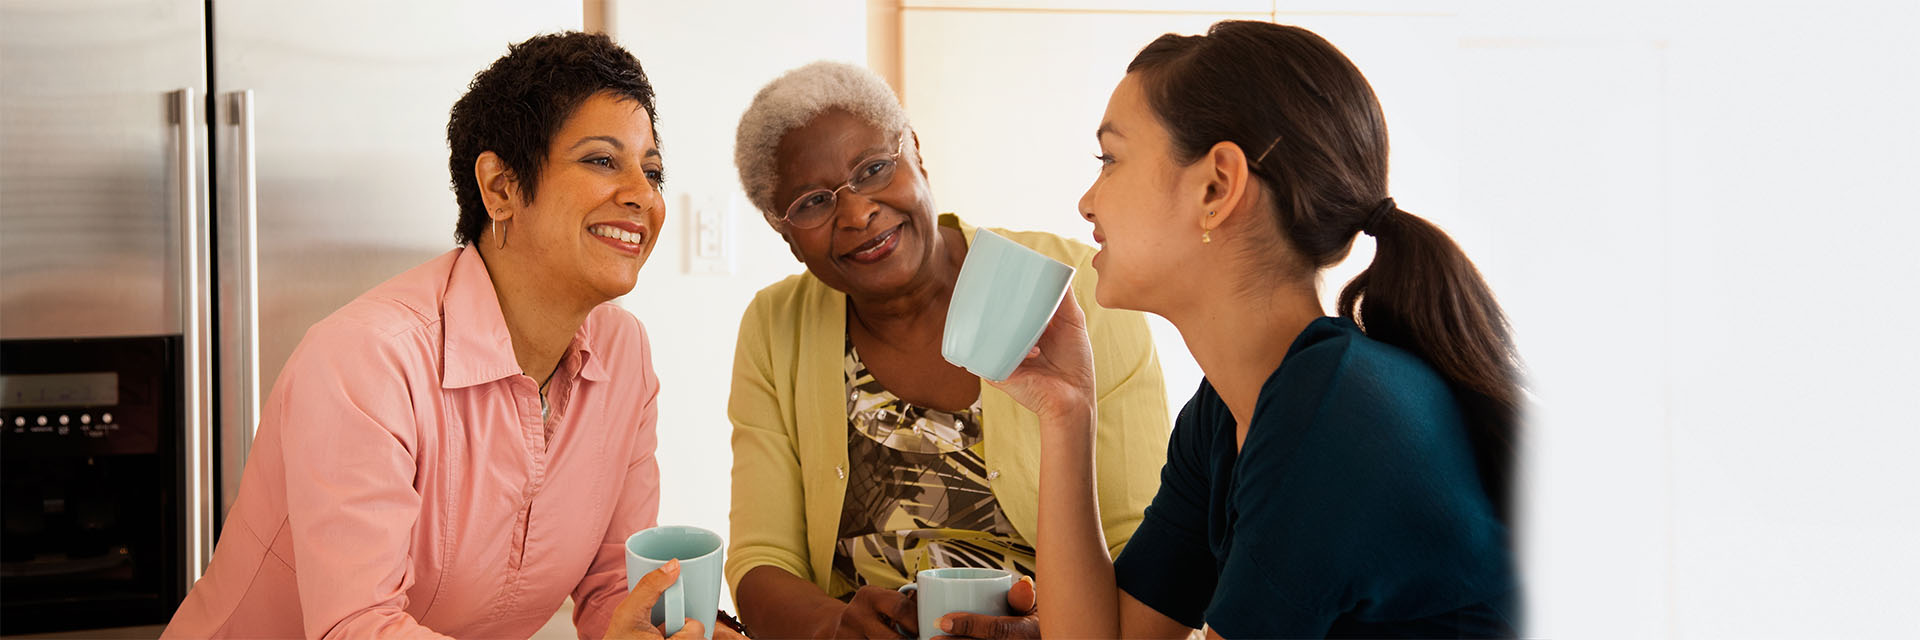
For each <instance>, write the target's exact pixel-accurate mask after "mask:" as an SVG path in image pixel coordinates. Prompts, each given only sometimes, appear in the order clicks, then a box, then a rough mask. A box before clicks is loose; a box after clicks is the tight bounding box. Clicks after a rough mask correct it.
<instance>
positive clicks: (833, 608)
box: [811, 598, 847, 640]
mask: <svg viewBox="0 0 1920 640" xmlns="http://www.w3.org/2000/svg"><path fill="white" fill-rule="evenodd" d="M813 610H814V611H815V612H817V613H816V614H815V615H816V616H817V617H815V618H814V619H813V624H812V625H811V626H812V628H813V633H812V634H811V637H813V638H817V639H818V640H833V639H834V638H838V637H840V618H841V616H843V615H845V614H846V612H847V603H845V602H841V601H840V600H839V599H837V598H827V599H826V601H825V602H822V603H821V604H820V605H818V606H815V607H813Z"/></svg>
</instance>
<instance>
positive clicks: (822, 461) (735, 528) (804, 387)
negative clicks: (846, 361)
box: [726, 214, 1168, 597]
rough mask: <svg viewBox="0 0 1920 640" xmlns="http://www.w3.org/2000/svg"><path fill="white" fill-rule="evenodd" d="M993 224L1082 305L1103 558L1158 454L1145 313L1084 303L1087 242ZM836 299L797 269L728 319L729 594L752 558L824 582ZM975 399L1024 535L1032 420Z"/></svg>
mask: <svg viewBox="0 0 1920 640" xmlns="http://www.w3.org/2000/svg"><path fill="white" fill-rule="evenodd" d="M939 224H940V225H941V226H944V227H954V228H958V229H959V230H960V231H961V233H962V234H963V235H964V236H965V237H966V240H967V243H968V244H969V245H971V244H972V243H973V235H974V227H973V226H972V225H969V224H966V223H965V222H962V221H960V219H959V218H958V217H956V216H954V215H952V214H942V215H941V216H940V223H939ZM993 231H994V232H995V233H998V234H1000V235H1003V236H1006V237H1007V238H1009V239H1012V240H1013V241H1014V242H1018V243H1020V244H1023V245H1026V246H1028V247H1031V248H1033V249H1034V250H1036V251H1039V252H1040V253H1043V254H1046V255H1048V256H1051V257H1053V258H1054V259H1056V260H1060V261H1061V262H1065V263H1067V264H1070V265H1073V266H1074V268H1075V269H1076V271H1075V273H1074V276H1073V290H1074V294H1075V295H1076V296H1078V297H1079V300H1080V304H1081V306H1082V307H1083V308H1085V310H1086V314H1087V330H1088V332H1089V333H1090V335H1091V338H1092V341H1093V358H1094V375H1095V384H1096V385H1097V386H1098V387H1099V389H1098V392H1099V421H1100V422H1099V425H1098V428H1099V436H1098V440H1099V442H1098V449H1097V450H1096V452H1095V455H1096V456H1098V457H1097V460H1098V464H1099V468H1098V474H1099V475H1098V479H1097V480H1098V483H1099V497H1100V517H1101V520H1102V525H1103V528H1104V529H1105V531H1106V535H1107V543H1108V544H1109V545H1111V546H1112V551H1113V552H1114V553H1115V554H1116V555H1117V554H1118V553H1119V550H1120V547H1121V545H1123V544H1125V543H1126V541H1127V539H1128V538H1130V537H1132V536H1133V530H1134V528H1135V527H1136V526H1138V525H1139V524H1140V514H1141V512H1142V511H1143V510H1145V509H1146V506H1147V503H1148V502H1149V501H1151V500H1152V499H1153V494H1154V492H1155V491H1157V490H1158V489H1159V487H1160V467H1161V465H1162V464H1164V463H1165V462H1166V451H1167V431H1168V420H1167V399H1166V397H1167V396H1166V391H1165V383H1164V382H1163V381H1162V380H1161V378H1160V361H1159V358H1158V357H1157V356H1156V355H1155V354H1154V349H1153V341H1152V340H1151V339H1150V338H1149V336H1148V333H1147V322H1146V318H1145V317H1143V316H1141V315H1140V313H1139V312H1135V311H1118V310H1109V309H1103V308H1101V307H1100V306H1099V305H1097V304H1095V303H1094V302H1093V299H1094V298H1093V286H1094V281H1095V278H1096V277H1097V274H1095V273H1094V270H1093V266H1092V265H1091V264H1089V261H1090V260H1092V259H1093V253H1094V252H1093V249H1092V248H1090V247H1088V246H1086V245H1084V244H1080V243H1078V242H1073V241H1070V240H1067V239H1065V238H1061V237H1059V236H1055V235H1053V234H1049V233H1042V232H1021V231H1006V230H1002V229H994V230H993ZM846 300H847V298H846V295H845V294H843V293H841V292H839V291H837V290H835V289H833V288H832V287H828V286H827V285H826V284H824V283H822V282H820V280H819V279H818V278H815V277H814V276H813V275H812V274H809V273H802V274H799V275H795V276H792V277H789V278H787V279H785V280H782V281H780V282H778V283H776V284H774V285H772V286H769V287H767V288H765V289H762V290H760V293H759V294H758V295H756V296H754V299H753V303H752V304H750V305H748V306H747V311H746V314H745V315H744V316H743V317H742V318H741V319H740V342H739V344H738V345H737V346H736V347H735V348H734V359H733V390H732V397H731V398H730V399H729V400H728V403H727V416H728V417H729V418H730V419H731V420H732V421H733V511H732V514H731V516H730V519H731V521H732V522H731V525H732V535H731V536H729V538H730V540H731V542H730V546H729V547H728V549H727V563H726V569H727V583H728V584H729V585H732V588H733V589H735V590H736V591H737V590H738V589H739V587H740V578H741V577H742V576H745V575H746V574H747V571H748V570H751V569H753V568H754V567H758V566H761V565H772V566H775V567H779V568H781V569H785V570H786V571H788V572H789V573H792V574H793V575H795V576H799V577H800V578H802V579H805V580H811V581H813V583H814V584H817V585H820V588H821V589H822V590H828V589H829V586H828V585H829V584H830V582H831V579H832V573H833V572H832V566H833V545H834V543H835V542H836V541H837V540H838V538H839V527H840V510H841V506H842V503H843V502H844V501H845V499H846V489H847V479H846V469H847V401H846V380H845V372H844V371H843V369H842V364H843V361H842V357H843V355H844V349H845V346H846V343H845V338H846V308H847V302H846ZM980 398H981V404H982V414H983V415H982V418H981V428H982V429H983V431H984V433H983V436H984V437H983V439H982V440H983V444H984V445H985V447H986V452H985V453H986V465H987V471H988V476H987V477H988V478H989V483H990V484H991V485H992V486H993V495H994V497H995V498H996V499H998V500H999V502H1000V508H1001V510H1002V511H1003V512H1004V513H1005V514H1006V516H1007V520H1008V521H1009V522H1011V523H1012V524H1013V527H1014V529H1016V530H1018V531H1019V532H1020V535H1021V536H1022V537H1024V538H1025V539H1027V540H1029V541H1032V540H1038V539H1039V538H1038V537H1037V536H1036V535H1035V526H1034V522H1035V518H1036V516H1037V515H1038V511H1039V504H1038V502H1039V479H1040V478H1039V470H1040V467H1039V463H1040V436H1039V431H1038V429H1039V426H1040V424H1039V418H1038V417H1037V416H1035V415H1034V414H1033V412H1030V411H1028V410H1026V409H1025V408H1023V407H1021V406H1020V405H1018V404H1015V403H1014V401H1013V399H1012V398H1010V397H1008V396H1007V395H1006V394H1005V393H1002V392H1000V391H999V390H997V389H994V388H993V387H991V386H988V385H987V384H985V383H984V382H983V383H981V385H980ZM877 586H881V587H887V588H894V587H898V586H899V585H890V584H888V585H877ZM828 595H832V596H836V597H837V596H839V595H841V594H838V593H831V592H829V593H828Z"/></svg>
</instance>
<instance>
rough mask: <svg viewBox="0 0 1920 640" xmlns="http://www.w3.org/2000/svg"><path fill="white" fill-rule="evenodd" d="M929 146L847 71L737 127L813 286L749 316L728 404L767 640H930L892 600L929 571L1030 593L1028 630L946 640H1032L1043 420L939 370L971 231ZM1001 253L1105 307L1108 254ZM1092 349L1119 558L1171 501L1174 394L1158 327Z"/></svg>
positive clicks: (1006, 623)
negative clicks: (939, 186) (991, 578)
mask: <svg viewBox="0 0 1920 640" xmlns="http://www.w3.org/2000/svg"><path fill="white" fill-rule="evenodd" d="M918 142H919V141H918V138H917V137H916V136H915V134H914V131H913V128H912V126H911V125H910V124H909V123H908V122H907V116H906V112H905V110H904V109H902V108H901V106H900V103H899V101H898V100H897V99H895V97H894V94H893V92H892V90H891V89H890V88H889V87H888V86H887V84H886V82H885V81H884V80H881V79H880V77H879V76H877V75H875V74H874V73H873V72H871V71H868V70H866V69H863V68H860V67H856V66H852V65H847V64H840V63H831V62H816V63H813V64H809V65H806V66H803V67H800V68H798V69H794V70H792V71H789V72H787V73H786V74H785V75H783V76H781V77H779V78H778V79H776V80H774V81H773V82H772V83H770V84H768V85H767V86H766V87H765V88H763V89H761V90H760V93H759V94H758V95H757V96H755V97H754V100H753V103H752V105H751V106H749V107H748V108H747V111H746V113H745V114H744V115H742V116H741V118H740V127H739V132H738V139H737V143H736V146H735V149H734V159H735V163H736V165H737V166H738V168H739V170H740V181H741V183H742V185H743V186H744V187H745V189H746V192H747V195H748V197H749V198H751V199H752V201H753V203H754V204H755V205H756V206H757V207H759V209H760V210H761V211H762V212H763V213H764V214H765V215H766V219H767V223H768V225H769V226H771V227H772V229H773V231H774V232H775V233H778V234H780V237H781V238H782V239H784V240H786V243H787V246H788V248H789V249H791V250H792V252H793V256H794V258H796V259H798V260H799V261H800V262H801V263H802V264H804V265H806V271H805V272H804V273H801V274H798V275H795V276H792V277H789V278H787V279H785V280H782V281H780V282H778V283H775V284H773V285H772V286H769V287H767V288H766V289H763V290H761V291H760V293H759V294H758V295H757V296H756V297H755V298H754V300H753V302H752V304H751V305H749V306H748V308H747V311H746V314H745V316H744V317H743V318H742V319H741V322H740V338H739V344H738V347H737V348H736V350H735V352H734V366H733V389H732V397H731V399H730V401H729V403H728V416H729V418H730V419H731V420H732V421H733V454H734V461H733V513H732V528H733V531H732V536H731V539H732V542H731V545H732V546H731V548H730V549H729V552H728V554H727V567H726V573H727V581H728V583H729V584H731V585H732V587H733V589H734V602H735V603H736V604H737V605H738V607H739V610H740V613H741V617H742V619H743V621H744V622H746V624H747V625H748V626H749V627H750V628H752V629H753V630H754V631H755V632H756V633H757V634H760V635H763V636H766V637H777V638H829V637H837V638H892V637H899V636H900V635H902V634H905V635H915V634H919V633H920V630H919V628H918V626H919V625H918V624H917V620H916V617H915V608H914V602H913V600H912V599H911V598H909V597H907V596H903V595H901V594H900V593H899V592H898V591H896V590H895V589H896V588H897V587H899V586H901V585H902V584H905V583H907V582H911V581H912V580H913V576H914V575H915V574H916V573H917V572H918V571H920V570H922V569H929V568H936V567H989V568H999V569H1005V570H1008V571H1011V572H1014V573H1015V574H1017V575H1021V576H1023V580H1022V582H1021V583H1020V584H1019V585H1016V586H1015V588H1014V590H1013V592H1012V593H1010V594H1009V597H1008V599H1009V600H1010V605H1011V608H1012V610H1014V611H1017V612H1025V613H1028V614H1029V615H1025V616H1016V617H1005V618H1000V617H989V616H975V615H971V614H953V615H950V616H947V617H946V618H943V619H942V620H941V621H940V625H941V631H942V632H944V633H947V634H950V635H956V636H971V637H1019V636H1035V635H1038V624H1037V618H1035V617H1034V616H1033V615H1031V612H1032V604H1031V603H1032V599H1033V587H1032V581H1031V580H1030V579H1027V578H1032V577H1034V576H1033V571H1034V567H1035V563H1034V557H1033V544H1032V542H1031V541H1033V540H1034V539H1035V536H1036V528H1037V520H1038V519H1039V513H1038V503H1037V496H1038V490H1039V488H1038V487H1039V485H1038V480H1039V475H1038V469H1039V467H1038V462H1039V449H1040V447H1039V444H1040V443H1039V431H1038V427H1039V418H1038V417H1037V416H1036V415H1035V414H1034V413H1033V412H1031V411H1028V410H1027V409H1025V408H1022V407H1021V406H1019V405H1018V404H1017V403H1015V402H1014V401H1013V400H1012V399H1011V398H1009V397H1008V396H1007V395H1006V394H1005V393H1002V392H1001V391H999V390H998V389H995V388H993V387H992V386H990V385H987V384H985V383H983V381H982V380H981V379H980V378H979V377H977V376H975V375H973V374H971V373H968V372H967V371H966V370H965V369H962V368H960V367H956V366H954V365H952V364H950V363H948V362H947V361H946V360H944V359H943V358H942V357H941V355H940V339H941V333H942V330H943V328H944V326H945V322H946V316H947V305H948V303H949V301H950V300H951V298H952V292H953V287H954V282H955V280H956V279H957V277H958V275H959V272H960V265H961V262H962V261H963V260H964V259H965V257H966V254H967V247H968V245H969V244H970V243H971V242H972V240H973V236H974V232H975V228H974V227H973V226H972V225H969V224H967V223H966V222H964V221H962V220H961V219H960V218H959V217H958V216H955V215H953V214H946V213H943V214H939V215H937V216H936V212H937V211H938V210H937V209H936V208H935V207H934V201H933V193H932V190H931V189H930V188H929V187H928V184H927V172H926V169H925V167H923V166H922V164H921V157H920V149H919V144H918ZM994 232H995V233H998V234H1001V235H1003V236H1006V237H1008V238H1010V239H1012V240H1013V241H1015V242H1018V243H1020V244H1022V245H1025V246H1027V247H1030V248H1033V249H1034V250H1036V251H1039V252H1040V253H1043V254H1046V255H1048V256H1051V257H1053V258H1055V259H1057V260H1060V261H1062V262H1065V263H1067V264H1070V265H1075V266H1076V267H1077V268H1078V271H1077V273H1076V275H1075V277H1074V280H1073V285H1072V286H1073V288H1074V289H1076V290H1077V295H1078V297H1079V298H1080V299H1082V300H1091V299H1093V288H1094V282H1095V277H1096V274H1095V271H1094V270H1093V269H1092V268H1089V263H1090V261H1091V260H1092V258H1093V255H1094V251H1093V249H1091V248H1090V247H1088V246H1086V245H1084V244H1081V243H1078V242H1074V241H1070V240H1067V239H1064V238H1060V237H1058V236H1054V235H1052V234H1047V233H1040V232H1018V231H1005V230H1001V229H995V230H994ZM1087 329H1088V332H1089V334H1090V335H1091V336H1092V344H1093V349H1094V359H1095V360H1096V362H1097V368H1096V371H1097V377H1098V382H1097V386H1098V387H1099V395H1098V396H1097V397H1098V399H1099V400H1098V415H1099V420H1100V423H1099V425H1098V428H1099V437H1098V443H1097V445H1096V450H1095V451H1090V452H1088V453H1089V454H1090V455H1094V456H1096V459H1097V460H1098V464H1099V471H1098V475H1099V483H1098V487H1097V488H1096V492H1097V494H1098V499H1099V502H1100V513H1101V515H1102V518H1103V521H1102V523H1101V524H1102V528H1103V529H1104V533H1105V535H1106V539H1107V540H1108V541H1109V543H1110V544H1111V545H1112V547H1113V551H1115V552H1116V553H1117V552H1118V550H1119V548H1120V547H1121V546H1122V545H1124V544H1125V543H1126V541H1127V539H1128V538H1129V537H1131V535H1132V533H1133V530H1134V528H1135V526H1137V525H1138V524H1139V523H1140V519H1141V513H1142V510H1143V509H1145V507H1146V504H1147V502H1148V501H1149V500H1150V499H1151V498H1152V496H1153V494H1154V493H1155V491H1156V490H1157V489H1158V487H1159V478H1158V470H1159V468H1160V466H1161V464H1162V463H1163V462H1164V461H1165V450H1166V445H1167V433H1168V415H1167V405H1166V394H1165V389H1164V385H1163V383H1162V381H1161V376H1160V365H1159V361H1158V359H1157V357H1156V356H1155V354H1154V350H1153V343H1152V342H1151V340H1150V339H1149V337H1148V333H1147V326H1146V320H1145V318H1144V317H1143V316H1141V315H1140V314H1138V313H1134V312H1131V311H1113V310H1107V309H1101V308H1098V307H1089V308H1088V310H1087ZM1040 578H1041V579H1044V578H1045V577H1044V576H1040ZM934 635H938V634H934Z"/></svg>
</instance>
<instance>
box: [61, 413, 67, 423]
mask: <svg viewBox="0 0 1920 640" xmlns="http://www.w3.org/2000/svg"><path fill="white" fill-rule="evenodd" d="M66 423H67V415H66V414H64V413H63V414H60V424H62V425H64V424H66Z"/></svg>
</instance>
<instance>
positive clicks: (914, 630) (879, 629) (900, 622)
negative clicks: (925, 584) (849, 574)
mask: <svg viewBox="0 0 1920 640" xmlns="http://www.w3.org/2000/svg"><path fill="white" fill-rule="evenodd" d="M913 604H914V603H913V599H912V598H909V597H907V595H906V594H904V593H900V592H898V591H895V590H892V589H885V588H881V587H875V586H872V585H868V586H864V587H860V589H859V590H858V591H855V592H853V599H851V600H849V601H847V604H846V605H845V606H843V607H842V608H841V609H840V610H839V612H838V614H837V616H836V617H835V619H834V621H833V622H832V624H833V625H834V626H833V632H832V637H834V638H899V637H903V636H904V637H913V636H914V635H915V634H918V633H920V625H919V623H918V622H917V621H916V620H915V619H914V617H915V615H916V614H915V612H914V606H913Z"/></svg>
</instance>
